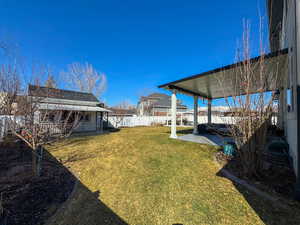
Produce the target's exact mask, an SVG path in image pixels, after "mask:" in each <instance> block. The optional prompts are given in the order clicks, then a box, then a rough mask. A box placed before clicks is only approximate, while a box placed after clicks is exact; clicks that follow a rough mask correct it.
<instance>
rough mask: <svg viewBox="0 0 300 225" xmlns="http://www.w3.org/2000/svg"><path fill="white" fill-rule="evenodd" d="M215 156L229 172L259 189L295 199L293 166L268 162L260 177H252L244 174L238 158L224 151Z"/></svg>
mask: <svg viewBox="0 0 300 225" xmlns="http://www.w3.org/2000/svg"><path fill="white" fill-rule="evenodd" d="M215 158H216V160H217V162H218V163H219V164H220V165H221V166H222V167H223V168H224V169H226V170H227V171H228V172H230V173H231V174H233V175H234V176H236V177H238V178H240V179H243V180H245V181H247V182H248V183H250V184H253V185H254V186H255V187H257V188H258V189H260V190H262V191H266V192H268V193H272V194H276V195H278V196H279V197H282V198H285V199H288V200H292V199H293V194H294V186H295V182H296V177H295V174H294V172H293V170H292V169H291V168H288V167H283V166H282V167H281V166H274V165H271V164H267V166H266V169H264V170H263V171H261V172H260V174H259V177H255V178H253V177H252V178H251V179H250V178H246V177H244V176H243V174H242V173H241V171H242V169H241V168H242V166H241V165H240V163H239V161H238V160H236V158H234V157H232V156H227V155H225V154H224V153H223V152H222V151H219V152H217V153H216V155H215Z"/></svg>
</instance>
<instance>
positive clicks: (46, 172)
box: [0, 143, 75, 225]
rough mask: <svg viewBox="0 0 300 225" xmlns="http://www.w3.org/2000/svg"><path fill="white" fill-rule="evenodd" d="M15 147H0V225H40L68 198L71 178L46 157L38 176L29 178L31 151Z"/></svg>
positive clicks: (68, 173)
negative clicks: (0, 204) (0, 205)
mask: <svg viewBox="0 0 300 225" xmlns="http://www.w3.org/2000/svg"><path fill="white" fill-rule="evenodd" d="M18 145H20V143H15V145H12V146H9V148H7V146H6V149H5V148H3V147H2V148H1V152H0V156H1V157H0V159H1V160H0V161H1V162H0V163H1V165H2V167H1V168H0V174H1V178H0V193H1V198H2V206H3V213H2V214H0V224H1V225H31V224H32V225H35V224H43V221H44V220H45V219H47V218H48V217H50V216H51V215H53V214H54V213H55V211H56V210H57V208H58V207H59V206H60V205H61V203H63V202H64V201H65V200H66V199H67V198H68V196H69V194H70V192H71V191H72V189H73V186H74V182H75V178H74V177H73V176H72V174H71V173H70V172H69V171H68V170H67V169H66V168H64V167H63V166H62V165H60V164H59V163H58V162H55V161H53V159H51V160H50V158H49V157H50V155H45V156H46V159H45V160H44V162H43V166H42V172H41V176H40V177H33V176H32V167H31V151H30V150H29V149H27V148H26V146H24V145H23V146H22V147H20V146H18ZM1 211H2V210H1Z"/></svg>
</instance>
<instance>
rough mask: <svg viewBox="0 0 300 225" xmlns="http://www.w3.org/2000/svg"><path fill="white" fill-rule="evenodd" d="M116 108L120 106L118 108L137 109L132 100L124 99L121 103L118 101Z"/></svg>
mask: <svg viewBox="0 0 300 225" xmlns="http://www.w3.org/2000/svg"><path fill="white" fill-rule="evenodd" d="M114 108H118V109H133V110H134V109H135V108H136V107H135V105H133V104H131V103H130V101H128V100H124V101H121V102H120V103H118V104H117V105H116V106H115V107H114Z"/></svg>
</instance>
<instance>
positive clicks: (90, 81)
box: [61, 63, 107, 98]
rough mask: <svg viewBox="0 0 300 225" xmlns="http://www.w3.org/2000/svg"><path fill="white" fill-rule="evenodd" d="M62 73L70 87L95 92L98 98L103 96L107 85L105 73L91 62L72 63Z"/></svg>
mask: <svg viewBox="0 0 300 225" xmlns="http://www.w3.org/2000/svg"><path fill="white" fill-rule="evenodd" d="M61 75H62V77H63V78H64V79H65V80H66V81H67V83H68V84H69V87H70V88H72V89H77V90H79V91H83V92H88V93H93V94H94V95H95V96H96V97H98V98H100V97H101V94H102V93H103V92H104V91H105V89H106V86H107V80H106V76H105V74H103V73H100V72H98V71H97V70H96V69H95V68H94V67H93V66H92V65H91V64H89V63H85V64H81V63H72V64H70V65H69V66H68V69H67V71H63V72H62V73H61Z"/></svg>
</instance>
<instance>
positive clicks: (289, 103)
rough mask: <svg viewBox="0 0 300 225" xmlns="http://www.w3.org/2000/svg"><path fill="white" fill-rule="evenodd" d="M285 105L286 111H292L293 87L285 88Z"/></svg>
mask: <svg viewBox="0 0 300 225" xmlns="http://www.w3.org/2000/svg"><path fill="white" fill-rule="evenodd" d="M286 105H287V111H288V112H292V111H293V110H294V109H293V89H292V88H288V89H286Z"/></svg>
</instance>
